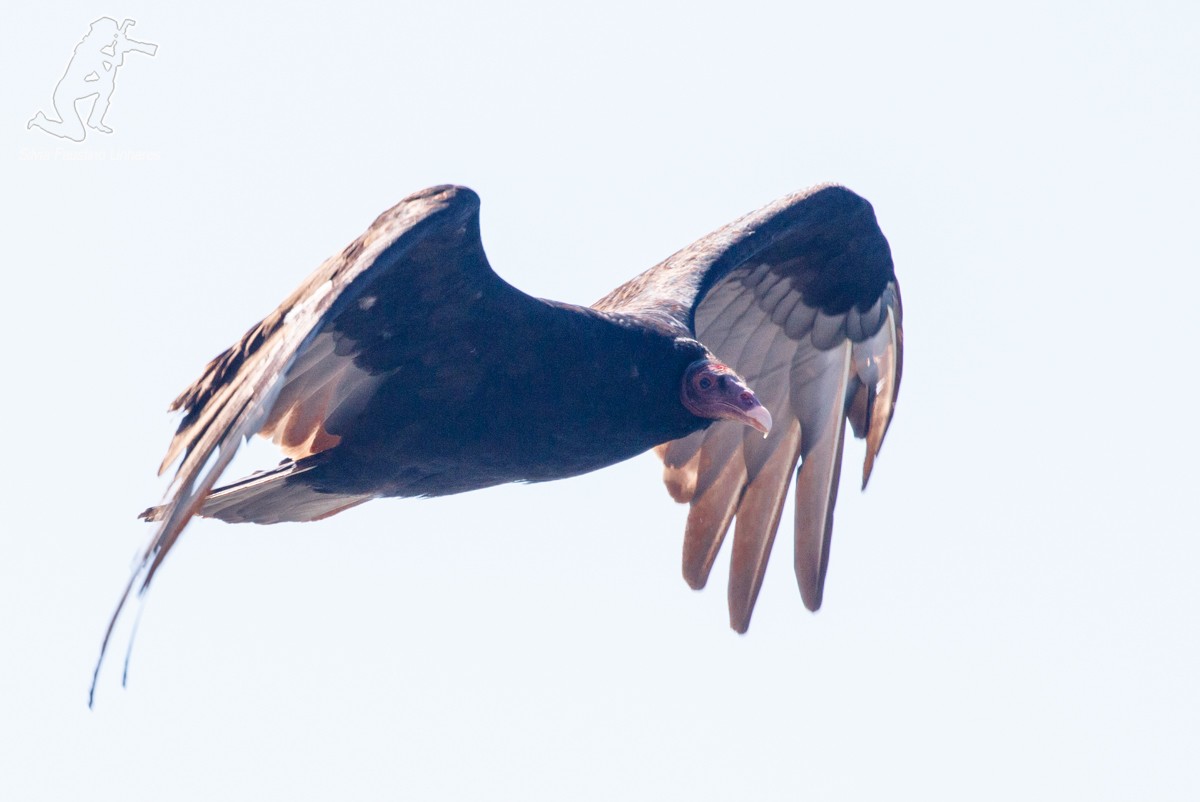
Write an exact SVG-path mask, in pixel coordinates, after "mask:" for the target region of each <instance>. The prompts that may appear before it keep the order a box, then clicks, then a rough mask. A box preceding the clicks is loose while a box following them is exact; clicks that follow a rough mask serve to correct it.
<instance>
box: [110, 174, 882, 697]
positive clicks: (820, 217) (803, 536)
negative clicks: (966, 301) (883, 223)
mask: <svg viewBox="0 0 1200 802" xmlns="http://www.w3.org/2000/svg"><path fill="white" fill-rule="evenodd" d="M902 331H903V330H902V326H901V307H900V293H899V287H898V285H897V283H896V278H895V273H894V270H893V265H892V259H891V253H890V250H889V248H888V244H887V240H886V239H885V238H884V236H883V234H882V232H881V231H880V230H879V227H878V224H877V223H876V221H875V215H874V212H873V210H872V208H871V205H870V204H869V203H867V201H865V200H864V199H863V198H861V197H859V196H858V195H856V194H854V193H853V192H851V191H850V190H848V189H845V188H843V187H839V186H824V187H819V188H816V189H813V190H810V191H807V192H803V193H797V194H794V195H790V196H788V197H786V198H782V199H781V200H779V201H776V202H775V203H772V204H770V205H768V206H766V207H764V208H762V209H760V210H758V211H756V212H753V213H751V214H748V215H746V216H744V217H742V218H740V219H738V220H736V221H734V222H733V223H730V224H729V225H727V226H725V227H724V228H721V229H719V230H718V231H715V232H713V233H712V234H710V235H708V236H707V237H704V238H703V239H701V240H699V241H698V242H696V243H694V244H692V245H690V246H689V247H687V248H685V249H684V250H682V251H679V252H678V253H676V254H675V255H673V256H671V257H670V258H668V259H667V260H666V261H664V262H662V263H661V264H659V265H657V266H655V267H653V268H651V269H650V270H648V271H646V272H645V273H643V274H641V275H640V276H638V277H636V278H634V279H633V280H632V281H630V282H628V283H626V284H624V285H622V286H621V287H618V288H617V289H616V290H614V291H613V292H612V293H610V294H609V295H607V296H605V297H604V298H602V299H601V300H600V301H598V302H597V303H595V304H593V305H592V306H591V307H581V306H575V305H572V304H565V303H558V302H554V301H546V300H541V299H537V298H533V297H531V296H529V295H526V294H524V293H522V292H521V291H519V290H517V289H515V288H514V287H512V286H510V285H509V284H507V283H505V282H504V281H503V280H502V279H501V278H500V277H499V276H498V275H497V274H496V273H495V272H493V271H492V268H491V266H490V265H489V264H488V262H487V258H486V257H485V255H484V252H483V245H482V242H481V240H480V232H479V198H478V196H476V195H475V193H474V192H472V191H471V190H469V189H466V188H464V187H455V186H439V187H432V188H430V189H426V190H423V191H421V192H417V193H415V194H413V195H410V196H409V197H407V198H405V199H404V200H402V201H401V202H400V203H399V204H397V205H396V206H395V207H393V208H392V209H390V210H388V211H387V212H385V213H384V214H382V215H380V217H379V218H378V219H377V220H376V221H375V222H374V223H373V224H372V225H371V226H370V228H368V229H367V231H366V232H365V233H364V234H363V235H362V236H360V237H359V238H358V239H356V240H355V241H354V242H352V243H350V245H348V246H347V247H346V248H345V249H344V250H343V251H342V252H341V253H339V254H337V255H336V256H334V257H332V258H330V259H328V260H327V261H326V262H325V263H324V264H322V265H321V266H320V267H319V268H318V269H317V270H316V271H315V272H314V273H313V274H312V275H311V276H310V277H309V278H308V279H307V280H306V281H305V282H304V283H303V284H302V285H301V286H300V287H299V288H298V289H297V290H296V291H295V292H293V293H292V294H291V295H290V296H289V297H288V298H287V299H286V300H285V301H284V302H283V303H282V304H281V305H280V306H279V308H278V309H276V310H275V311H274V312H273V313H271V314H270V315H269V316H267V317H266V318H264V319H263V320H262V321H260V322H259V323H257V324H256V325H254V326H253V327H252V328H251V329H250V330H249V331H248V332H246V334H245V335H244V336H243V337H242V338H241V340H239V341H238V342H237V343H236V344H235V345H233V346H232V347H231V348H229V349H228V350H227V351H225V352H224V353H222V354H220V355H219V356H218V357H216V358H215V359H213V360H212V362H210V363H209V365H208V366H207V368H206V369H205V371H204V374H203V375H202V376H201V377H200V379H199V380H198V381H197V382H196V383H195V384H193V385H192V386H191V387H189V388H188V389H187V390H185V391H184V392H183V393H182V394H181V395H180V396H179V397H178V398H177V399H176V400H175V402H174V403H173V404H172V407H171V408H172V410H178V411H180V412H181V413H182V415H183V417H182V420H181V422H180V424H179V428H178V430H177V432H176V434H175V437H174V439H173V440H172V442H171V445H170V447H169V448H168V450H167V454H166V457H165V458H164V460H163V463H162V466H161V467H160V473H161V472H163V471H165V470H166V469H167V468H169V467H170V466H171V465H172V464H174V463H175V462H177V461H178V463H179V464H178V467H177V469H176V471H175V474H174V478H173V480H172V482H171V484H170V487H169V489H168V492H167V498H166V501H165V503H164V504H162V505H161V506H158V507H154V508H151V509H149V510H147V511H146V512H145V513H143V517H145V518H147V519H149V520H152V521H156V522H157V523H158V527H157V529H156V531H155V533H154V536H153V537H152V539H151V541H150V543H149V545H148V546H147V548H146V549H145V551H144V553H143V554H142V556H141V559H140V561H139V564H138V565H137V566H136V568H135V570H134V573H133V575H132V576H131V577H130V580H129V583H128V585H127V586H126V588H125V592H124V594H123V595H122V597H121V600H120V603H119V604H118V607H117V611H116V613H114V615H113V620H112V622H110V624H109V628H108V630H107V632H106V633H105V638H104V644H103V645H102V647H101V660H103V656H104V650H105V648H106V647H107V643H108V640H109V637H110V636H111V634H112V630H113V625H114V623H115V621H116V619H117V616H118V615H119V614H120V611H121V608H122V607H123V605H124V603H125V602H126V600H127V599H128V597H129V595H130V593H131V592H133V591H134V589H135V588H136V589H137V591H138V592H139V593H142V592H144V591H145V590H146V589H147V588H148V587H149V585H150V582H151V580H152V579H153V578H154V575H155V573H156V572H157V570H158V568H159V566H160V565H161V564H162V561H163V559H164V558H165V557H166V555H167V553H168V552H169V551H170V549H171V547H172V545H174V543H175V541H176V540H177V539H178V537H179V535H180V533H181V532H182V531H183V529H184V527H185V526H186V525H187V523H188V521H189V520H190V519H191V518H192V517H193V516H195V515H201V516H205V517H214V518H220V519H222V520H225V521H230V522H253V523H264V524H265V523H278V522H281V521H313V520H318V519H320V518H325V517H328V516H330V515H334V514H336V513H338V512H341V511H342V510H344V509H347V508H349V507H353V506H355V505H357V504H361V503H363V502H365V501H369V500H371V499H374V498H379V497H384V496H438V495H447V494H451V493H461V492H464V491H467V490H474V489H477V488H482V487H489V486H492V485H497V484H502V483H506V482H520V481H525V482H540V481H547V480H550V479H560V478H564V477H568V476H576V475H578V474H581V473H586V472H588V471H592V470H596V469H597V468H602V467H605V466H607V465H612V464H614V463H616V462H620V461H621V460H624V459H628V458H629V457H632V456H634V455H636V454H639V453H642V452H644V451H646V450H648V449H651V448H654V449H656V451H657V452H658V454H659V455H660V456H661V458H662V459H663V462H664V466H665V468H664V479H665V481H666V484H667V488H668V490H669V492H670V494H671V495H672V497H674V498H675V500H677V501H680V502H687V503H689V504H690V505H691V509H690V511H689V514H688V519H687V527H686V531H685V534H684V548H683V573H684V578H685V579H686V580H687V582H688V583H689V584H690V585H692V587H696V588H699V587H702V586H703V585H704V584H705V582H706V581H707V579H708V574H709V571H710V569H711V568H712V564H713V561H714V559H715V558H716V555H717V552H718V549H719V548H720V545H721V542H722V540H723V539H724V536H725V534H726V532H727V530H728V529H729V527H730V525H731V523H732V522H734V521H736V525H735V526H734V540H733V552H732V559H731V569H730V578H729V610H730V623H731V625H732V626H733V628H734V629H736V630H738V631H739V632H744V631H745V630H746V628H747V627H748V626H749V622H750V614H751V612H752V610H753V607H754V601H755V599H756V597H757V595H758V591H759V587H760V585H761V583H762V578H763V572H764V571H765V569H766V564H767V558H768V556H769V554H770V550H771V544H772V542H773V540H774V537H775V532H776V530H777V528H778V525H779V519H780V515H781V511H782V509H783V503H784V500H785V498H786V496H787V486H788V483H789V481H790V480H791V477H792V474H793V472H795V475H796V480H795V482H796V495H797V497H796V504H795V508H796V520H795V526H794V537H795V567H796V576H797V580H798V582H799V585H800V592H801V595H802V597H803V599H804V603H805V604H806V605H807V606H808V607H809V608H810V609H812V610H816V609H817V608H818V607H819V606H820V604H821V596H822V592H823V582H824V577H825V569H826V566H827V564H828V559H829V540H830V535H831V532H832V525H833V509H834V503H835V500H836V497H837V487H838V477H839V473H840V467H841V456H842V442H843V437H844V431H845V423H846V421H847V420H849V421H850V424H851V427H852V429H853V432H854V434H855V435H857V436H858V437H861V438H865V439H866V441H867V450H866V460H865V463H864V466H863V474H862V481H863V485H864V486H865V485H866V481H867V479H868V477H869V476H870V473H871V469H872V466H873V464H874V460H875V457H876V455H877V454H878V452H879V448H880V446H881V445H882V442H883V437H884V434H885V433H886V431H887V427H888V425H889V423H890V421H891V418H892V413H893V410H894V408H895V401H896V395H897V392H898V390H899V386H900V372H901V362H902V353H903V334H902ZM253 434H260V435H263V436H265V437H270V438H271V439H273V440H274V441H275V442H276V443H277V444H278V445H279V446H280V448H281V450H282V451H283V453H284V455H285V456H286V457H287V459H286V460H285V461H284V463H282V464H281V465H280V466H279V467H277V468H275V469H273V470H268V471H265V472H260V473H258V474H255V475H253V476H250V477H248V478H246V479H242V480H240V481H237V482H234V483H232V484H229V485H226V486H224V487H219V488H215V489H214V486H215V485H216V482H217V480H218V478H219V477H220V475H221V473H222V472H223V471H224V469H225V467H226V466H227V465H228V463H229V460H230V459H231V458H232V456H233V454H234V452H235V451H236V450H237V448H238V445H239V444H240V443H241V442H242V441H243V440H244V439H245V438H247V437H249V436H251V435H253ZM797 463H799V464H800V468H799V470H798V471H796V465H797ZM98 670H99V664H97V671H98ZM93 690H94V681H93Z"/></svg>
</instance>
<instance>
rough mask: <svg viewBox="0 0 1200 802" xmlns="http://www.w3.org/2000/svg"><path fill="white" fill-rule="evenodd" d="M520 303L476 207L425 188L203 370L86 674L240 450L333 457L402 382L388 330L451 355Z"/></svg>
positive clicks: (460, 191) (461, 191)
mask: <svg viewBox="0 0 1200 802" xmlns="http://www.w3.org/2000/svg"><path fill="white" fill-rule="evenodd" d="M518 299H520V300H518ZM520 301H525V302H528V303H530V304H534V303H536V302H535V301H534V300H533V299H532V298H529V296H526V295H524V294H523V293H521V292H519V291H518V290H516V289H514V288H512V287H511V286H509V285H508V284H506V283H505V282H504V281H502V280H501V279H500V278H499V276H497V275H496V274H495V273H494V272H493V271H492V269H491V267H490V266H489V265H488V263H487V259H486V257H485V256H484V252H483V245H482V243H481V241H480V237H479V198H478V196H476V195H475V193H474V192H472V191H471V190H469V189H466V188H463V187H453V186H440V187H433V188H431V189H427V190H423V191H421V192H418V193H415V194H413V195H410V196H409V197H407V198H405V199H404V200H402V201H401V202H400V203H398V204H397V205H396V206H394V207H393V208H391V209H389V210H388V211H386V212H384V213H383V214H382V215H380V216H379V218H378V219H376V220H375V222H374V223H372V225H371V226H370V228H368V229H367V231H366V232H365V233H363V235H362V236H360V237H359V238H358V239H356V240H354V242H352V243H350V245H349V246H347V247H346V248H345V249H344V250H343V251H342V252H341V253H339V254H337V255H336V256H334V257H332V258H330V259H328V260H327V261H326V262H325V263H324V264H322V265H321V266H320V267H319V268H318V269H317V270H316V271H315V272H314V273H313V274H312V275H311V276H310V277H309V278H308V279H307V280H306V281H305V282H304V283H303V284H302V285H301V286H300V287H299V288H298V289H297V290H296V291H295V292H294V293H292V295H291V296H289V297H288V298H287V299H286V300H285V301H284V302H283V303H282V304H281V305H280V306H279V308H278V309H276V310H275V311H274V312H273V313H271V314H270V315H268V316H267V317H266V318H264V319H263V320H262V321H261V322H259V323H258V324H256V325H255V326H253V327H252V328H251V329H250V330H249V331H248V332H247V333H246V334H245V336H244V337H242V339H241V340H240V341H239V342H238V343H237V344H235V345H234V346H233V347H231V348H230V349H229V350H227V351H225V352H224V353H222V354H221V355H220V356H218V357H217V358H215V359H214V360H212V362H210V363H209V364H208V366H207V368H206V369H205V371H204V374H203V375H202V376H201V377H200V379H199V380H198V381H197V382H196V383H195V384H193V385H192V386H191V387H189V388H188V389H187V390H186V391H184V393H183V394H182V395H180V396H179V398H177V399H176V400H175V402H174V403H173V404H172V405H171V409H172V410H178V411H181V412H183V419H182V421H181V423H180V424H179V428H178V430H177V432H176V434H175V436H174V439H173V440H172V441H171V445H170V447H169V448H168V450H167V455H166V458H165V459H164V460H163V463H162V465H161V467H160V468H159V472H160V473H161V472H163V471H165V470H166V469H167V468H168V467H169V466H170V465H171V464H173V463H174V462H176V461H177V460H179V466H178V468H177V469H176V472H175V476H174V478H173V480H172V482H171V484H170V486H169V488H168V491H167V498H166V501H165V503H164V504H163V505H162V506H161V507H158V508H155V509H154V510H152V511H148V513H149V517H151V518H152V519H153V520H156V521H158V522H159V524H158V528H157V529H156V531H155V533H154V535H153V537H152V538H151V540H150V543H149V545H148V546H147V547H146V549H145V551H144V552H143V553H142V555H141V557H140V560H139V562H138V564H137V565H136V567H135V569H134V571H133V575H132V576H131V577H130V580H129V583H128V585H127V586H126V588H125V591H124V593H123V594H122V596H121V599H120V602H119V603H118V605H117V609H116V611H115V612H114V613H113V618H112V621H110V623H109V626H108V630H107V631H106V633H105V636H104V642H103V645H102V646H101V650H100V660H99V661H98V662H97V666H96V671H97V673H98V672H99V668H100V661H103V658H104V652H105V649H106V648H107V645H108V640H109V638H110V636H111V635H112V631H113V626H114V625H115V623H116V620H117V617H118V616H119V615H120V613H121V609H122V607H123V606H124V604H125V602H126V601H127V600H128V598H129V595H130V593H131V592H132V591H133V589H134V588H135V587H136V588H137V589H138V592H139V593H142V592H144V591H145V590H146V588H148V587H149V585H150V582H151V580H152V579H153V578H154V574H155V572H156V571H157V570H158V568H159V566H160V565H161V564H162V561H163V559H164V558H165V557H166V555H167V553H168V552H169V551H170V549H171V547H172V546H173V545H174V543H175V541H176V540H177V539H178V537H179V535H180V533H181V532H182V531H183V529H184V527H185V526H186V525H187V523H188V521H189V520H190V519H191V518H192V516H194V515H196V514H197V513H198V512H199V511H200V510H201V508H202V506H203V505H204V502H205V499H206V497H208V495H209V493H210V491H211V490H212V488H213V485H214V483H215V482H216V480H217V478H218V477H219V476H220V475H221V473H222V471H224V469H225V467H226V466H227V465H228V464H229V461H230V459H232V457H233V455H234V453H235V452H236V451H237V449H238V446H239V445H240V444H241V442H242V441H243V440H245V439H246V438H248V437H250V436H251V435H253V434H255V433H261V434H264V435H267V436H271V437H273V438H274V439H275V440H276V442H278V443H279V444H280V446H281V447H282V448H283V450H284V453H286V454H287V455H288V456H291V457H293V458H294V459H297V460H299V459H303V458H305V457H308V456H310V455H314V454H317V453H319V452H322V451H324V450H326V449H328V448H331V447H332V446H334V445H336V444H337V443H338V441H339V434H338V433H339V431H340V430H341V428H342V427H343V426H344V424H345V423H346V422H347V421H348V420H350V419H352V418H353V416H354V415H355V414H356V413H357V412H358V411H361V409H362V408H363V406H364V405H365V404H366V402H367V401H368V400H369V398H370V397H371V395H372V393H373V391H374V390H375V388H376V387H377V386H378V385H379V384H380V382H382V381H383V379H384V378H386V376H387V375H389V374H390V372H393V371H395V370H397V369H399V365H398V364H396V363H397V359H396V358H395V356H396V355H395V354H393V353H392V352H393V351H395V350H396V349H395V346H396V345H397V344H398V343H397V342H395V341H393V334H397V333H402V332H396V331H395V329H396V328H397V327H403V328H406V329H420V330H423V331H425V332H426V333H429V334H430V337H429V338H427V339H431V340H436V341H437V342H438V343H439V347H440V348H442V349H443V350H444V351H445V352H447V353H449V354H452V353H453V352H454V350H455V337H456V331H455V330H454V327H455V326H456V325H457V323H458V322H459V321H460V320H462V319H464V318H469V317H471V315H472V314H473V311H474V310H476V309H478V308H479V307H480V306H481V305H486V306H487V308H488V309H490V310H495V309H497V308H502V307H503V306H504V304H505V303H512V302H518V303H519V302H520ZM435 335H436V336H435ZM402 339H403V338H402V337H395V338H394V340H402ZM405 356H406V357H410V356H411V354H407V353H406V354H405ZM365 498H367V497H362V498H357V499H350V500H349V501H350V502H351V503H357V502H358V501H362V500H365ZM333 504H334V507H338V506H339V503H338V501H337V500H336V499H334V502H333ZM347 505H348V503H347V501H341V502H340V506H347ZM331 511H332V510H331ZM94 688H95V678H93V691H94Z"/></svg>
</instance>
